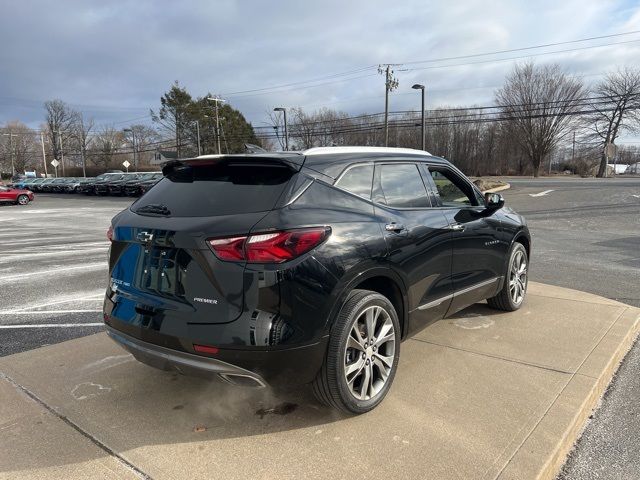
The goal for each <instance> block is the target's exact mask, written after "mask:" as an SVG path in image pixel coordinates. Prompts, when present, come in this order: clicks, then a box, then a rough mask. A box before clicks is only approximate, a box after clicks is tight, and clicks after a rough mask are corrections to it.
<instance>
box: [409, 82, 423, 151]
mask: <svg viewBox="0 0 640 480" xmlns="http://www.w3.org/2000/svg"><path fill="white" fill-rule="evenodd" d="M411 88H413V89H415V90H420V91H421V97H422V104H421V105H422V108H421V112H422V124H421V127H420V133H421V135H420V136H421V137H422V150H426V138H425V131H424V85H420V84H419V83H416V84H415V85H414V86H413V87H411Z"/></svg>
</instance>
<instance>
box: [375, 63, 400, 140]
mask: <svg viewBox="0 0 640 480" xmlns="http://www.w3.org/2000/svg"><path fill="white" fill-rule="evenodd" d="M392 65H393V64H386V65H379V66H378V73H379V74H381V75H382V74H384V76H385V80H384V146H385V147H388V146H389V92H392V91H394V90H395V89H396V88H398V85H399V83H398V80H397V79H396V78H395V77H394V76H393V70H391V66H392ZM383 67H384V68H383Z"/></svg>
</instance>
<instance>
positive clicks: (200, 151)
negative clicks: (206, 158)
mask: <svg viewBox="0 0 640 480" xmlns="http://www.w3.org/2000/svg"><path fill="white" fill-rule="evenodd" d="M195 122H196V133H197V134H198V156H200V155H202V150H200V122H199V121H198V120H195Z"/></svg>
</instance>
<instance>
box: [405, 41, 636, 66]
mask: <svg viewBox="0 0 640 480" xmlns="http://www.w3.org/2000/svg"><path fill="white" fill-rule="evenodd" d="M636 42H640V38H639V39H636V40H626V41H624V42H613V43H603V44H601V45H590V46H587V47H576V48H568V49H565V50H555V51H553V52H540V53H532V54H530V55H519V56H516V57H508V58H494V59H490V60H480V61H478V62H468V63H456V64H453V65H435V66H431V67H420V68H409V69H406V70H402V71H407V72H413V71H418V70H434V69H440V68H451V67H465V66H468V65H479V64H483V63H498V62H507V61H509V60H518V59H521V58H531V57H541V56H543V55H555V54H557V53H568V52H576V51H580V50H589V49H592V48H601V47H610V46H612V45H623V44H627V43H636Z"/></svg>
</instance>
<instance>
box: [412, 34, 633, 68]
mask: <svg viewBox="0 0 640 480" xmlns="http://www.w3.org/2000/svg"><path fill="white" fill-rule="evenodd" d="M635 33H640V30H633V31H631V32H623V33H613V34H611V35H600V36H597V37H588V38H581V39H578V40H567V41H565V42H555V43H545V44H542V45H533V46H530V47H520V48H511V49H509V50H497V51H495V52H485V53H475V54H471V55H460V56H457V57H444V58H431V59H428V60H417V61H411V62H401V64H402V65H415V64H420V63H435V62H444V61H449V60H462V59H465V58H476V57H485V56H488V55H499V54H503V53H512V52H521V51H524V50H534V49H536V48H547V47H556V46H558V45H568V44H571V43H581V42H588V41H591V40H600V39H602V38H611V37H621V36H624V35H633V34H635Z"/></svg>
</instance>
